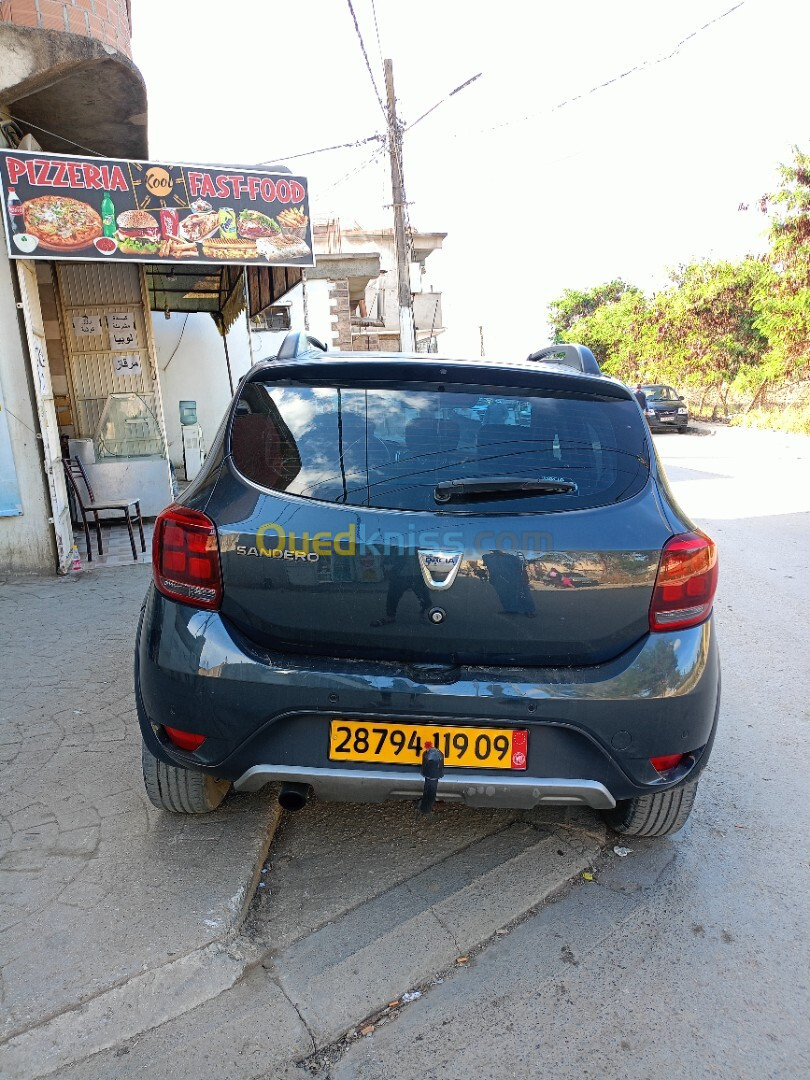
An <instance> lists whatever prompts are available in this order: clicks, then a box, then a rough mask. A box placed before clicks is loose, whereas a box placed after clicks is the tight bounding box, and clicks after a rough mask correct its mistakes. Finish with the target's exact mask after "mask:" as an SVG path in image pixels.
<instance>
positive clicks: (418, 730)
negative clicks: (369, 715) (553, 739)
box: [329, 720, 529, 769]
mask: <svg viewBox="0 0 810 1080" xmlns="http://www.w3.org/2000/svg"><path fill="white" fill-rule="evenodd" d="M528 741H529V733H528V731H521V730H513V729H511V728H476V727H445V726H444V725H438V724H391V723H375V722H374V721H373V720H333V721H332V723H331V725H330V727H329V759H330V761H372V762H379V763H380V764H385V765H421V763H422V754H423V752H424V750H425V749H426V747H427V744H428V743H430V744H431V745H432V746H437V747H438V748H439V750H441V752H442V753H443V754H444V763H445V765H447V766H448V767H450V768H466V769H525V768H526V753H527V747H528Z"/></svg>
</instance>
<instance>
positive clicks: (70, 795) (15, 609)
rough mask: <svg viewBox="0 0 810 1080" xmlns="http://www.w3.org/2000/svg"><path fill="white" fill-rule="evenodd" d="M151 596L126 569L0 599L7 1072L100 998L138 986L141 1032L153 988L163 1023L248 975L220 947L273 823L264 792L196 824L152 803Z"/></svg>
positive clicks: (132, 1005)
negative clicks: (135, 685) (144, 713)
mask: <svg viewBox="0 0 810 1080" xmlns="http://www.w3.org/2000/svg"><path fill="white" fill-rule="evenodd" d="M148 581H149V568H148V567H147V566H141V565H138V566H132V565H131V566H128V567H122V568H120V569H115V568H108V569H103V570H98V571H93V572H85V573H84V574H81V575H77V576H73V577H69V578H62V579H56V578H48V579H18V580H14V581H9V582H6V583H0V764H1V765H2V776H3V783H2V791H1V792H0V958H2V964H3V967H2V984H1V986H0V989H1V991H2V1004H3V1009H2V1014H3V1015H2V1026H0V1044H2V1043H3V1042H6V1044H7V1045H6V1050H5V1051H4V1050H3V1048H2V1045H0V1062H2V1061H3V1058H4V1055H5V1053H6V1052H10V1053H11V1060H13V1058H14V1052H13V1051H14V1046H15V1045H21V1044H24V1043H25V1041H26V1039H30V1038H31V1037H32V1036H33V1034H34V1032H36V1031H38V1032H39V1033H40V1037H41V1036H42V1034H43V1030H42V1025H47V1024H50V1025H52V1026H54V1032H55V1037H57V1036H58V1025H59V1021H60V1019H63V1018H64V1015H65V1014H66V1013H69V1012H70V1011H71V1010H76V1009H77V1008H78V1007H79V1006H81V1007H82V1009H83V1011H84V1012H86V1013H88V1016H89V1014H91V1013H92V1012H93V1010H94V1009H95V1010H96V1011H98V1012H99V1013H100V1014H101V1013H102V1012H103V1010H104V1001H105V994H110V993H112V994H115V995H117V997H118V998H121V997H122V995H123V997H124V999H126V994H127V987H131V989H132V1000H131V1001H128V1002H127V1012H128V1013H131V1014H132V1015H133V1023H135V1026H137V1023H136V1017H135V1014H136V1013H137V1012H138V1009H140V1008H147V1009H154V1008H155V1007H156V999H157V997H158V995H156V994H155V993H154V990H155V989H157V986H158V984H159V985H160V988H161V992H160V995H159V997H160V999H161V1000H160V1009H161V1012H160V1016H159V1017H158V1018H157V1022H162V1021H163V1020H165V1019H167V1018H169V1017H170V1016H171V1015H176V1011H175V1012H173V1010H178V1009H184V1008H188V1007H193V1005H194V1003H195V999H196V1002H197V1003H199V1002H200V1001H203V1000H206V996H211V994H212V993H216V992H218V991H219V989H222V988H224V987H225V986H227V985H232V984H233V982H234V981H236V979H238V978H239V977H241V975H242V973H243V972H244V969H245V957H244V956H243V955H242V954H240V953H239V952H238V951H234V950H233V949H231V950H230V951H229V950H228V948H227V943H228V942H229V941H231V939H232V938H233V937H234V935H235V933H236V931H237V930H238V928H239V926H240V925H241V921H242V918H243V916H244V913H245V911H246V908H247V905H248V904H249V901H250V898H251V896H252V893H253V886H254V879H255V877H256V876H258V873H259V870H260V868H261V865H262V862H263V859H264V856H265V854H266V851H267V847H268V844H269V841H270V837H271V835H272V833H273V831H274V828H275V825H276V823H277V819H278V810H277V807H276V804H275V802H274V800H273V799H272V798H271V797H269V796H268V795H267V794H266V793H265V794H264V795H259V796H253V797H247V796H237V797H234V798H232V799H231V800H229V801H228V802H227V803H226V805H225V807H224V808H223V810H222V811H221V812H220V813H218V814H216V815H215V816H213V817H211V818H206V817H203V818H199V819H194V818H184V817H173V816H172V815H168V814H163V813H161V812H159V811H157V810H155V809H153V808H152V806H151V805H150V804H149V803H148V802H147V800H146V797H145V794H144V791H143V782H142V777H141V769H140V735H139V732H138V726H137V720H136V715H135V704H134V699H133V691H132V655H133V644H134V638H135V629H136V625H137V618H138V611H139V607H140V604H141V601H142V599H143V597H144V595H145V592H146V588H147V584H148ZM136 976H137V977H138V979H136ZM150 980H151V983H152V984H154V986H152V988H151V989H150ZM174 983H177V984H182V986H183V988H184V995H177V994H172V993H171V992H170V991H171V989H172V986H173V984H174ZM167 991H169V992H167ZM152 999H154V1000H152ZM85 1003H90V1004H85ZM74 1019H75V1017H74ZM144 1019H145V1020H146V1021H147V1023H152V1022H153V1021H154V1020H155V1019H156V1018H155V1016H151V1015H150V1016H148V1017H145V1018H144ZM94 1037H95V1038H98V1028H96V1032H95V1035H94ZM118 1037H120V1027H119V1030H118V1031H117V1033H115V1034H114V1037H113V1041H114V1039H115V1038H118ZM7 1040H13V1041H12V1042H11V1043H8V1042H7ZM0 1072H3V1073H4V1074H5V1075H8V1073H5V1068H4V1067H3V1066H2V1065H0Z"/></svg>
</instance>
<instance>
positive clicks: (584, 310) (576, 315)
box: [548, 278, 639, 344]
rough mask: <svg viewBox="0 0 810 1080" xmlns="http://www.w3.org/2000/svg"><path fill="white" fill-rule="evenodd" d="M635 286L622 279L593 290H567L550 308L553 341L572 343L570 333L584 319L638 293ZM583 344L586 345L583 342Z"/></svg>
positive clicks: (556, 342)
mask: <svg viewBox="0 0 810 1080" xmlns="http://www.w3.org/2000/svg"><path fill="white" fill-rule="evenodd" d="M638 291H639V290H638V289H637V288H636V287H635V285H628V284H627V282H626V281H622V279H621V278H614V279H613V281H608V282H605V284H604V285H596V286H595V287H594V288H592V289H586V290H584V291H583V290H581V289H566V290H565V292H564V293H563V294H562V296H560V297H558V299H557V300H553V301H552V302H551V303H550V304H549V307H548V321H549V325H550V326H551V333H552V341H553V342H554V343H555V344H560V343H561V342H563V341H570V340H572V339H571V338H570V336H568V335H569V333H570V331H571V330H573V328H574V326H575V325H577V324H578V323H579V322H580V321H581V320H582V319H586V318H587V317H588V316H589V315H592V314H593V312H594V311H596V310H597V309H598V308H600V307H602V306H603V305H605V304H612V303H615V302H616V301H617V300H619V299H621V297H622V296H624V295H625V294H626V293H628V292H630V293H637V292H638ZM581 344H584V342H582V343H581Z"/></svg>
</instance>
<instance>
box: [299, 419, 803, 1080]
mask: <svg viewBox="0 0 810 1080" xmlns="http://www.w3.org/2000/svg"><path fill="white" fill-rule="evenodd" d="M656 442H657V444H658V447H659V453H660V454H661V456H662V457H663V459H664V461H665V464H666V467H667V469H668V473H669V475H670V477H671V481H672V483H673V486H674V488H675V491H676V495H677V497H678V498H679V499H680V501H681V503H682V505H683V506H684V507H685V508H686V509H687V511H688V512H689V513H690V514H691V515H692V516H693V517H694V518H695V519H696V521H697V523H698V524H699V525H701V526H702V527H703V528H704V529H706V531H708V532H709V533H710V534H711V535H713V536H714V537H715V538H716V539H717V541H718V543H719V545H720V552H721V555H720V558H721V562H720V566H721V579H720V587H719V592H718V598H717V604H716V609H715V610H716V619H717V624H718V629H719V633H720V640H721V650H722V660H723V708H722V715H721V728H720V732H719V736H718V739H717V743H716V746H715V750H714V754H713V758H712V761H711V763H710V766H709V768H708V770H707V772H706V773H705V774H704V778H703V781H702V783H701V790H700V794H699V797H698V801H697V804H696V807H695V810H694V812H693V815H692V818H691V820H690V822H689V824H688V826H687V828H686V829H685V830H683V832H681V833H680V834H678V835H676V836H675V837H673V838H670V839H665V840H659V841H647V842H635V843H630V844H628V846H629V847H631V848H632V850H631V853H630V854H629V855H627V856H626V857H624V858H619V857H617V856H616V855H615V854H613V851H612V845H610V844H609V845H608V846H607V848H606V849H605V852H604V854H603V856H602V857H601V859H600V860H599V864H598V872H597V874H596V875H595V878H596V880H595V881H593V882H587V881H583V880H582V879H581V878H580V880H579V881H578V883H577V884H575V885H574V886H573V887H572V888H571V889H570V890H569V891H568V892H567V893H566V894H564V895H563V896H562V897H561V898H560V899H559V900H558V901H557V902H556V903H551V904H548V905H546V906H545V907H543V908H542V909H541V910H540V911H539V912H538V913H537V914H535V915H534V916H533V917H531V918H529V919H528V920H526V921H524V922H523V923H522V924H521V925H519V926H518V927H517V928H515V929H514V930H513V931H512V932H511V933H510V934H508V935H506V936H504V937H503V938H502V939H500V940H497V941H496V942H495V943H494V944H493V945H491V946H490V947H489V948H487V949H485V950H484V951H482V952H481V953H480V954H479V955H478V956H477V957H475V958H472V959H471V961H470V962H469V963H467V964H465V965H463V966H459V967H458V969H457V970H456V971H455V972H454V973H453V974H452V975H451V976H450V977H449V978H446V979H445V980H444V981H443V982H442V983H441V984H439V985H436V986H434V987H433V988H432V989H430V990H429V991H428V992H427V993H426V994H425V995H424V996H423V997H421V998H420V999H419V1000H417V1001H415V1002H414V1003H413V1004H411V1005H409V1006H408V1007H407V1008H406V1009H404V1010H402V1011H401V1013H400V1014H399V1015H398V1017H397V1018H396V1019H395V1020H393V1021H392V1022H390V1023H384V1024H383V1025H382V1026H377V1027H376V1028H375V1030H374V1032H373V1033H371V1034H369V1035H367V1036H366V1037H360V1038H358V1039H356V1040H355V1041H353V1042H351V1043H350V1044H349V1045H348V1047H343V1048H338V1049H336V1050H335V1051H334V1052H333V1053H332V1054H330V1055H326V1057H322V1058H321V1059H320V1062H319V1064H320V1068H319V1069H318V1070H317V1073H318V1075H320V1076H329V1078H330V1080H378V1078H379V1080H382V1078H385V1080H408V1078H413V1080H416V1078H419V1080H430V1078H434V1077H435V1078H437V1080H439V1078H440V1080H467V1078H469V1077H477V1078H489V1077H492V1078H496V1077H497V1078H504V1077H519V1078H529V1077H531V1078H534V1077H537V1078H540V1077H554V1078H555V1080H557V1078H559V1080H563V1078H567V1077H571V1078H574V1077H576V1078H582V1077H600V1078H603V1077H616V1078H622V1080H624V1078H636V1077H638V1078H647V1077H651V1076H655V1075H659V1074H669V1075H673V1074H676V1075H680V1076H690V1077H691V1076H696V1077H703V1076H711V1077H729V1078H731V1077H734V1078H741V1077H742V1078H748V1077H750V1078H752V1080H753V1078H761V1077H779V1078H787V1077H791V1078H792V1077H806V1076H808V1075H810V1025H808V1016H810V994H809V993H808V987H809V986H810V948H809V947H808V932H807V931H808V923H809V920H808V915H810V901H809V900H808V896H810V806H809V805H808V798H807V781H806V777H807V775H808V771H810V745H809V740H808V734H809V733H810V725H809V722H810V709H809V708H808V689H807V688H808V686H809V685H810V619H809V618H808V609H810V585H809V584H808V583H809V582H810V482H809V480H810V439H804V438H801V437H792V438H791V437H787V436H780V435H775V434H772V433H768V432H762V433H759V432H747V431H741V430H734V429H732V430H724V429H717V430H716V431H715V433H714V434H713V435H710V436H703V437H701V436H698V435H693V436H691V437H687V436H683V437H681V436H677V435H674V434H673V435H665V436H660V437H657V438H656Z"/></svg>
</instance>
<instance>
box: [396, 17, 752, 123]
mask: <svg viewBox="0 0 810 1080" xmlns="http://www.w3.org/2000/svg"><path fill="white" fill-rule="evenodd" d="M745 2H746V0H739V3H737V4H735V5H734V6H733V7H730V8H729V9H728V10H727V11H724V12H723V13H722V14H720V15H716V16H715V17H714V18H713V19H709V21H708V22H705V23H704V24H703V25H702V26H699V27H697V29H695V30H693V31H692V32H691V33H690V34H687V35H686V37H684V38H681V40H680V41H679V42H678V43H677V45H675V47H674V48H673V49H671V50H670V51H669V52H668V53H665V54H663V55H662V56H658V57H654V58H652V59H649V60H641V61H639V63H637V64H634V65H633V66H632V67H631V68H628V69H627V71H623V72H621V73H620V74H618V75H613V76H612V77H611V78H610V79H606V80H605V81H604V82H601V83H597V84H596V86H592V87H591V88H590V89H589V90H583V91H582V92H581V93H579V94H574V95H573V96H572V97H569V98H566V99H565V101H561V102H559V103H558V104H557V105H553V106H552V107H551V108H550V109H546V110H544V111H543V112H539V113H527V114H526V115H524V116H518V117H515V118H514V119H512V120H504V121H503V123H500V124H494V125H493V126H492V127H488V128H481V129H480V130H478V131H475V132H459V133H456V134H453V135H451V136H450V138H451V139H458V138H463V137H464V135H465V134H467V135H469V134H474V135H487V134H489V133H490V132H492V131H500V130H501V129H502V128H507V127H512V126H514V125H515V124H522V123H525V122H526V121H527V120H536V119H538V118H539V117H541V116H549V115H551V114H552V113H555V112H559V111H560V109H564V108H565V107H566V106H568V105H573V104H574V102H576V101H582V100H583V99H584V98H586V97H590V96H591V95H592V94H596V93H598V92H599V91H600V90H605V89H606V88H607V87H609V86H613V85H615V84H616V83H618V82H621V81H622V79H627V78H629V77H630V76H631V75H638V74H639V73H640V72H642V71H646V70H648V69H649V68H653V67H656V66H657V65H659V64H665V63H667V61H669V60H672V59H673V57H675V56H677V55H678V54H679V53H680V51H681V49H682V48H683V47H684V45H686V44H688V42H690V41H691V40H692V39H693V38H696V37H697V36H698V34H701V33H703V32H704V30H708V29H709V27H711V26H714V25H715V24H716V23H719V22H721V21H722V20H723V19H726V18H728V16H729V15H732V14H733V13H734V12H735V11H739V9H740V8H741V7H743V6H744V5H745ZM459 89H460V87H459ZM434 107H435V106H434ZM431 111H432V110H428V112H431ZM420 119H422V118H421V117H420ZM411 127H413V124H411Z"/></svg>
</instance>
